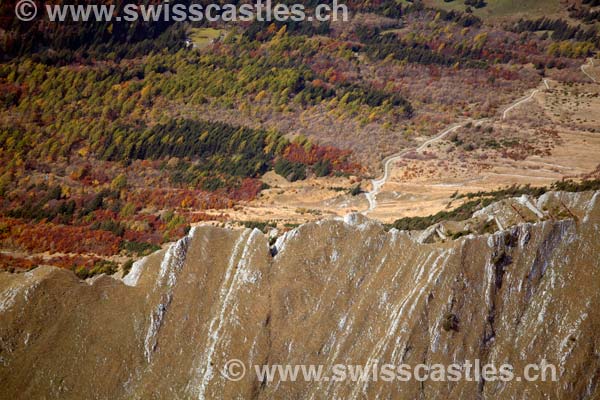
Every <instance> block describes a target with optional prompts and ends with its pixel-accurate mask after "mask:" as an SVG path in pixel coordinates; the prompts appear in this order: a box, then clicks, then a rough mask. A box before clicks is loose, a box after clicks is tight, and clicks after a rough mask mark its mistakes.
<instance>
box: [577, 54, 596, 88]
mask: <svg viewBox="0 0 600 400" xmlns="http://www.w3.org/2000/svg"><path fill="white" fill-rule="evenodd" d="M588 63H589V64H591V67H592V68H593V67H594V59H593V58H590V59H588ZM587 66H588V64H584V65H582V66H581V72H583V73H584V74H585V75H586V76H587V77H588V78H590V79H591V80H592V82H594V83H598V81H597V80H596V78H594V77H593V76H592V75H590V74H589V73H588V72H587V71H586V70H585V67H587Z"/></svg>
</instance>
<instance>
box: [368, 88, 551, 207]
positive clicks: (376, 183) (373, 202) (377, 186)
mask: <svg viewBox="0 0 600 400" xmlns="http://www.w3.org/2000/svg"><path fill="white" fill-rule="evenodd" d="M543 83H544V85H545V87H546V88H547V89H550V86H549V84H548V82H547V80H546V79H544V80H543ZM539 92H540V89H535V90H534V91H533V92H532V93H531V94H530V95H529V96H527V97H526V98H524V99H520V100H518V101H516V102H515V103H514V104H512V105H511V106H509V107H508V108H507V109H506V110H504V112H503V113H502V119H506V118H507V116H508V113H509V112H510V111H512V110H513V109H515V108H516V107H518V106H520V105H521V104H524V103H526V102H528V101H530V100H532V99H533V98H534V97H535V95H536V94H538V93H539ZM487 120H488V118H484V119H480V120H475V121H474V120H466V121H464V122H460V123H457V124H454V125H452V126H450V127H449V128H447V129H446V130H444V131H442V132H441V133H440V134H438V135H437V136H435V137H434V138H432V139H429V140H428V141H426V142H425V143H423V144H422V145H420V146H419V147H416V148H409V149H405V150H403V151H401V152H400V153H397V154H394V155H392V156H390V157H388V158H387V159H386V160H385V161H384V164H383V176H382V177H381V178H380V179H374V180H372V181H371V183H372V186H373V187H372V189H371V190H370V191H369V192H368V193H366V194H365V195H366V198H367V200H368V202H369V207H368V209H367V210H365V211H363V214H364V215H368V214H369V213H370V212H371V211H374V210H375V209H376V208H377V195H378V194H379V192H380V191H381V188H382V187H383V185H385V183H386V182H387V181H388V179H389V177H390V171H391V167H392V165H393V163H395V162H397V161H398V160H401V159H402V158H404V157H405V156H406V155H407V154H408V153H411V152H413V151H417V152H420V151H423V150H424V149H425V148H426V147H427V146H429V145H430V144H432V143H435V142H437V141H439V140H441V139H443V138H444V137H446V136H447V135H448V134H450V133H452V132H454V131H456V130H458V129H460V128H462V127H463V126H465V125H467V124H468V123H469V122H470V123H473V124H482V123H483V122H485V121H487Z"/></svg>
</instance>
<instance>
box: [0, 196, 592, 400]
mask: <svg viewBox="0 0 600 400" xmlns="http://www.w3.org/2000/svg"><path fill="white" fill-rule="evenodd" d="M599 200H600V193H581V194H566V193H551V194H547V195H545V196H544V197H543V198H541V199H538V200H537V201H535V200H533V199H526V198H522V199H512V200H508V201H505V202H503V203H500V204H494V205H492V206H491V207H488V208H487V209H484V210H482V211H480V212H479V213H478V214H477V215H475V216H474V219H473V220H472V221H467V222H466V224H467V225H468V224H469V223H471V224H475V223H478V222H480V221H481V220H484V221H491V222H494V223H495V224H496V225H497V226H498V228H497V229H498V231H497V232H495V233H492V234H486V235H473V234H470V235H466V236H463V237H461V238H459V239H457V240H451V239H448V238H447V237H446V234H445V233H444V232H445V230H447V229H449V228H448V227H447V226H438V227H436V228H435V229H432V230H429V232H422V233H409V232H399V231H396V230H392V231H389V232H386V231H385V230H384V229H383V227H382V226H381V225H380V224H378V223H376V222H373V221H370V220H367V219H365V218H363V217H362V216H359V215H351V216H349V217H347V218H346V219H345V220H326V221H321V222H317V223H311V224H306V225H303V226H301V227H300V228H298V229H296V230H293V231H291V232H288V233H287V234H286V235H284V236H283V237H281V238H279V240H278V241H277V243H276V245H275V248H276V249H270V248H269V245H268V239H267V238H266V237H265V236H264V235H263V234H262V233H260V232H259V231H256V230H254V231H251V230H237V231H234V230H225V229H218V228H213V227H208V226H202V227H197V228H194V229H193V230H192V231H191V232H190V234H189V235H188V236H187V237H185V238H183V239H181V240H180V241H179V242H177V243H176V244H174V245H172V246H171V247H170V248H169V249H168V250H166V251H162V252H159V253H156V254H154V255H152V256H150V257H148V258H146V259H144V260H141V261H139V262H137V263H136V264H135V265H134V267H133V269H132V271H131V272H130V273H129V275H128V276H127V277H126V278H125V279H124V280H123V281H120V280H117V279H114V278H111V277H106V276H101V277H99V278H97V279H95V280H91V281H87V282H84V281H80V280H78V279H77V278H76V277H75V276H74V275H73V274H72V273H71V272H69V271H64V270H59V269H52V268H38V269H36V270H33V271H31V272H28V273H25V274H8V273H3V274H0V387H1V388H2V393H3V395H2V396H0V397H5V398H127V399H130V398H140V399H141V398H144V399H146V398H199V399H215V398H264V399H268V398H278V399H279V398H281V399H293V398H302V399H304V398H308V399H330V398H353V399H361V398H423V399H441V398H451V399H460V398H484V399H496V398H498V399H510V398H515V399H517V398H518V399H520V398H524V397H526V398H531V399H538V398H539V399H547V398H548V399H554V398H557V399H560V398H565V399H566V398H569V399H571V398H572V399H586V398H589V399H592V398H598V397H599V396H600V388H599V387H598V379H599V373H600V334H599V332H600V311H599V310H600V261H599V257H598V256H599V255H600V239H598V238H599V235H600V231H599V224H600V201H599ZM525 221H528V222H525ZM460 229H465V226H461V228H460ZM273 253H276V254H275V255H274V256H273ZM449 320H450V322H451V323H450V326H448V325H449V323H448V321H449ZM230 359H240V360H242V361H243V362H244V363H246V365H252V364H259V365H260V364H271V365H272V364H295V365H300V364H322V365H325V366H326V369H327V368H328V367H331V366H333V365H334V364H360V365H366V366H372V365H374V364H375V363H379V364H383V363H391V364H396V365H399V364H403V363H406V364H419V363H425V364H429V365H432V364H436V363H439V364H444V365H448V364H451V363H454V362H459V363H460V362H461V361H464V360H475V359H479V360H481V361H482V362H484V363H493V364H496V365H500V364H503V363H510V364H513V365H514V367H515V370H517V371H518V370H519V369H522V368H523V367H524V365H525V364H529V363H539V362H540V360H541V359H545V360H547V361H548V362H549V363H552V364H555V365H556V366H557V368H558V375H559V381H558V382H523V381H521V382H518V381H513V382H498V381H496V382H491V381H484V380H482V379H480V380H478V381H474V382H466V381H459V382H431V381H426V382H416V381H411V382H406V383H399V382H383V381H375V382H374V381H364V382H349V381H344V382H334V381H330V382H303V381H297V382H295V383H292V382H278V381H275V382H259V381H258V380H257V379H256V376H255V375H254V374H252V373H248V374H247V375H246V376H245V378H244V379H242V380H241V381H238V382H230V381H228V380H227V379H225V377H224V376H223V375H222V374H221V369H222V367H223V366H224V365H225V363H226V361H227V360H230Z"/></svg>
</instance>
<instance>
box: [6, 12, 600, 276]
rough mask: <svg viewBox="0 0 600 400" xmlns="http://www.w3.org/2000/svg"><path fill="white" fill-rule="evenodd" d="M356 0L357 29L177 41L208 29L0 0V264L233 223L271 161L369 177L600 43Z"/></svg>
mask: <svg viewBox="0 0 600 400" xmlns="http://www.w3.org/2000/svg"><path fill="white" fill-rule="evenodd" d="M124 4H125V2H124V1H118V2H117V5H118V7H123V5H124ZM307 4H308V5H309V6H313V7H314V5H315V4H316V2H307ZM586 4H587V5H589V6H593V0H592V1H588V2H586ZM349 6H350V8H351V10H352V13H353V15H354V18H355V20H354V21H353V22H352V24H348V25H344V26H340V25H335V24H311V23H307V22H303V23H286V24H281V23H264V22H253V23H248V24H239V25H234V26H216V25H215V26H214V27H213V28H219V29H221V30H222V31H223V32H224V34H223V37H222V38H219V39H218V40H215V42H214V43H211V44H210V45H209V46H207V47H206V48H202V49H194V48H190V47H187V46H186V45H185V39H186V38H187V37H188V36H189V33H190V31H191V29H196V28H204V27H206V25H199V26H190V25H185V24H171V23H139V24H128V23H120V24H113V25H111V26H107V25H103V24H83V25H82V24H79V25H75V24H72V25H68V26H65V27H62V28H57V27H53V26H50V25H47V24H42V23H39V22H38V23H30V24H20V23H18V21H15V19H14V15H13V10H12V8H11V7H12V6H9V4H8V3H3V4H2V5H0V16H1V17H2V18H0V21H1V24H2V26H1V27H0V28H2V29H3V30H4V34H3V35H4V36H3V37H2V39H3V40H1V41H0V47H1V48H0V54H2V59H1V60H0V61H1V63H0V165H2V166H1V167H0V247H1V248H2V249H3V250H4V252H3V253H1V254H2V255H1V256H0V268H7V269H8V268H13V269H14V268H17V269H19V268H22V269H29V268H32V267H33V266H35V265H39V264H40V263H49V264H52V265H57V266H61V267H64V268H70V269H73V270H74V271H76V272H77V271H78V274H80V275H81V276H89V274H94V273H100V272H101V271H114V270H116V266H119V267H121V268H124V266H125V265H130V264H128V263H129V262H130V260H132V259H134V258H136V257H139V256H140V255H143V254H147V253H149V252H151V251H154V250H156V249H157V248H159V246H160V245H162V244H164V243H166V242H169V241H172V240H175V239H177V238H179V237H181V236H182V235H184V234H185V233H186V232H187V231H188V230H189V229H190V226H191V224H194V223H197V222H200V221H204V220H211V221H215V220H217V221H222V222H226V221H227V220H228V218H229V217H228V215H227V210H232V209H234V208H235V207H236V206H238V205H239V204H244V203H247V202H252V201H253V200H255V199H257V198H259V197H260V196H261V192H262V191H263V190H264V189H266V185H265V183H264V182H263V180H262V177H263V175H264V174H265V173H266V172H268V171H275V173H277V174H279V175H281V176H282V177H284V178H286V179H287V180H288V181H298V180H304V179H307V178H324V177H336V176H358V177H360V178H366V177H369V176H373V175H374V174H376V173H377V172H376V171H377V167H378V165H379V161H380V160H381V159H382V158H383V157H385V156H386V155H389V154H391V153H393V152H396V151H397V150H398V149H399V148H402V147H403V146H411V145H414V143H416V140H417V138H419V137H424V136H429V135H432V134H433V133H435V132H436V131H437V130H438V129H439V128H441V127H443V126H445V125H446V124H447V123H448V122H450V121H453V120H456V119H457V118H464V117H487V116H490V115H493V114H494V113H495V112H496V111H497V110H498V108H499V107H500V105H501V104H502V103H506V102H508V101H509V100H510V99H512V98H513V97H514V96H515V94H517V93H520V92H522V90H524V89H525V88H528V87H531V86H534V85H535V84H537V82H539V80H540V78H541V76H542V75H543V74H553V73H557V72H556V71H557V70H566V71H568V70H569V69H570V68H571V69H578V68H579V66H580V65H581V59H582V58H584V57H587V56H588V55H589V54H591V52H593V51H595V50H597V48H598V45H599V39H598V34H597V32H596V31H594V30H593V28H590V27H583V26H574V25H569V24H568V23H567V22H565V21H562V20H557V19H550V18H542V19H539V20H521V21H516V22H515V23H514V24H512V25H511V27H510V29H501V28H499V27H490V26H486V25H485V24H484V22H483V21H481V20H480V19H479V18H477V17H475V16H473V15H472V14H470V13H460V12H445V11H440V10H434V9H429V8H427V7H425V6H424V5H423V4H422V3H421V2H419V1H415V2H412V4H408V3H407V4H404V3H403V5H399V4H397V3H396V2H395V1H393V0H381V1H369V2H367V1H364V2H361V1H358V2H351V3H349ZM586 15H587V14H586ZM581 18H584V19H585V18H593V17H586V16H582V17H581ZM538 31H548V32H552V33H551V34H546V35H539V36H538V35H535V34H534V33H535V32H538ZM531 65H533V66H534V67H531ZM449 82H452V85H449V84H448V83H449ZM356 188H357V189H356V190H357V194H358V193H359V192H360V186H356ZM111 263H113V264H111ZM115 263H116V264H115Z"/></svg>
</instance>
